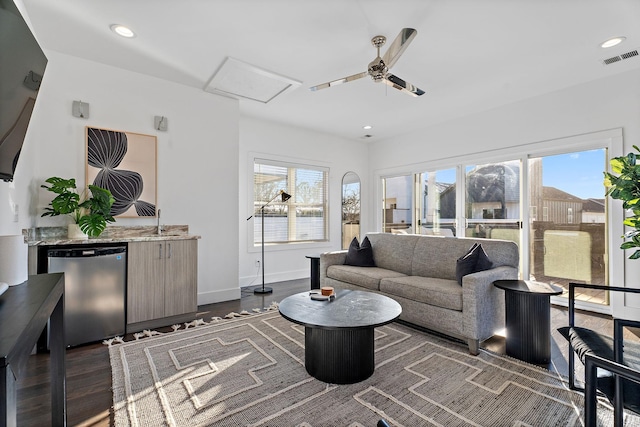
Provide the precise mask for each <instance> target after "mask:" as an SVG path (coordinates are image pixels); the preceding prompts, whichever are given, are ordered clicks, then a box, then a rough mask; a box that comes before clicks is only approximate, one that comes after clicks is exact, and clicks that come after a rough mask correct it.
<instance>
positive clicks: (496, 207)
mask: <svg viewBox="0 0 640 427" xmlns="http://www.w3.org/2000/svg"><path fill="white" fill-rule="evenodd" d="M521 169H522V168H521V167H520V161H519V160H511V161H506V162H497V163H487V164H484V165H472V166H466V167H465V189H466V193H465V194H466V197H465V211H464V218H465V223H466V227H465V236H467V237H481V238H486V239H503V240H511V241H513V242H515V243H516V244H518V245H520V224H521V223H522V219H521V210H520V203H521V202H520V170H521Z"/></svg>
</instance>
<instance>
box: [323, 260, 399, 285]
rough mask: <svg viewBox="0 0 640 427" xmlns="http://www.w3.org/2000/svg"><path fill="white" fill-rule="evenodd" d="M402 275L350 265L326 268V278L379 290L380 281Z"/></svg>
mask: <svg viewBox="0 0 640 427" xmlns="http://www.w3.org/2000/svg"><path fill="white" fill-rule="evenodd" d="M402 276H404V274H402V273H398V272H397V271H393V270H386V269H384V268H379V267H355V266H352V265H331V266H329V268H327V277H328V278H330V279H334V280H340V281H342V282H347V283H351V284H353V285H358V286H362V287H363V288H367V289H372V290H374V291H378V290H380V279H385V278H389V277H402Z"/></svg>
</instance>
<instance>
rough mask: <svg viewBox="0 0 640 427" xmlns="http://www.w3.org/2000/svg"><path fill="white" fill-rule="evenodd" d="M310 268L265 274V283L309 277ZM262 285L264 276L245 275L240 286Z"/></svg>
mask: <svg viewBox="0 0 640 427" xmlns="http://www.w3.org/2000/svg"><path fill="white" fill-rule="evenodd" d="M308 278H309V269H308V268H305V269H303V270H291V271H282V272H278V273H271V274H265V275H264V283H265V284H269V283H277V282H286V281H287V280H297V279H308ZM260 285H262V276H257V277H256V276H245V277H241V278H240V287H241V288H245V287H247V286H260Z"/></svg>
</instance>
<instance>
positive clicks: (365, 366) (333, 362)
mask: <svg viewBox="0 0 640 427" xmlns="http://www.w3.org/2000/svg"><path fill="white" fill-rule="evenodd" d="M373 332H374V328H359V329H348V328H342V329H321V328H309V327H306V328H305V332H304V341H305V367H306V369H307V372H308V373H309V375H311V376H313V377H314V378H316V379H318V380H320V381H322V382H325V383H330V384H353V383H357V382H360V381H364V380H366V379H367V378H369V377H370V376H371V375H372V374H373V371H374V369H375V361H374V354H373Z"/></svg>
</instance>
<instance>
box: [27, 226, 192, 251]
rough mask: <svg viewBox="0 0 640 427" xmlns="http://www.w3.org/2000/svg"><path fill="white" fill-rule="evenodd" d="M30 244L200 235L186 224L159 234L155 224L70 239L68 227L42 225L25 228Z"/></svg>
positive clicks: (109, 230)
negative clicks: (191, 232) (85, 237)
mask: <svg viewBox="0 0 640 427" xmlns="http://www.w3.org/2000/svg"><path fill="white" fill-rule="evenodd" d="M23 234H24V235H25V236H26V240H27V244H28V245H29V246H45V245H47V246H54V245H82V244H94V243H118V242H157V241H165V240H194V239H200V236H197V235H194V234H189V227H188V226H186V225H165V226H163V231H162V233H161V234H157V229H156V227H155V226H132V227H127V226H122V227H119V226H112V227H107V229H106V230H105V231H104V232H102V234H101V235H100V236H99V237H90V238H87V239H70V238H68V237H67V228H66V227H40V228H35V229H30V230H23Z"/></svg>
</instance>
